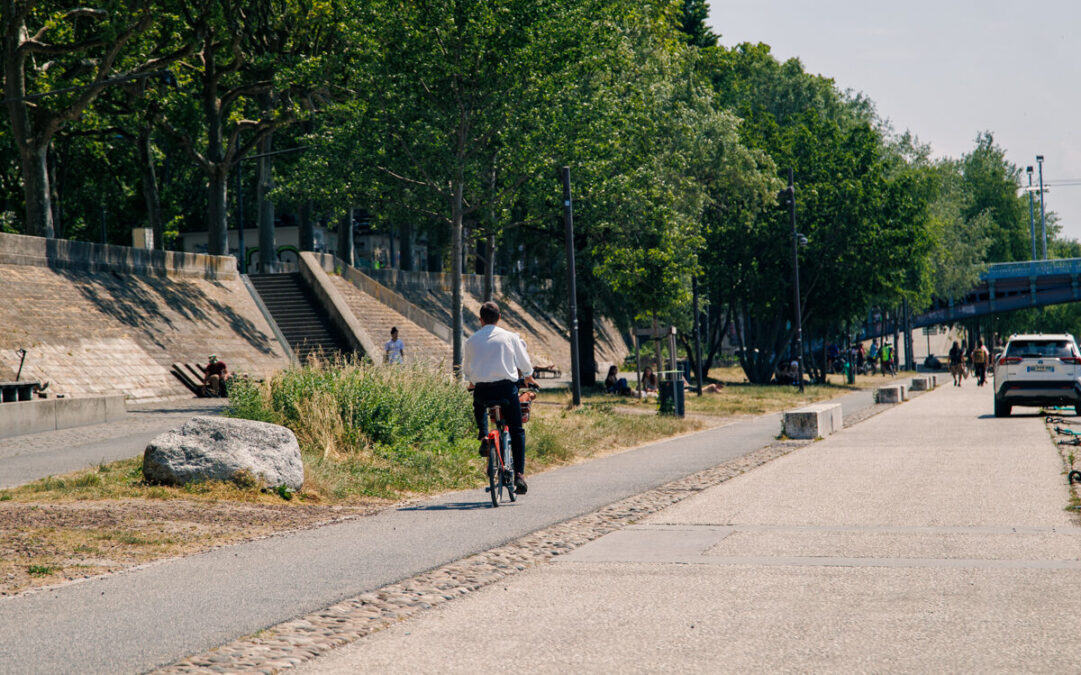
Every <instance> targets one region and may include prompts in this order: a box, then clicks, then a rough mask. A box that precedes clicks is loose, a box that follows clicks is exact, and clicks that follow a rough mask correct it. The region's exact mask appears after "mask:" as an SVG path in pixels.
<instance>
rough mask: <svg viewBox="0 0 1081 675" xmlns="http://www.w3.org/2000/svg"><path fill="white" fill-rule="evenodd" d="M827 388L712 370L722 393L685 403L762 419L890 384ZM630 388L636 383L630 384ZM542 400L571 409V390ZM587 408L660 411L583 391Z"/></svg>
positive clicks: (650, 402)
mask: <svg viewBox="0 0 1081 675" xmlns="http://www.w3.org/2000/svg"><path fill="white" fill-rule="evenodd" d="M832 378H833V379H832V381H831V382H829V383H827V384H812V385H807V386H805V387H804V391H803V393H802V394H801V393H800V392H799V390H798V389H797V388H796V387H793V386H790V385H778V384H751V383H749V382H747V381H746V378H745V377H744V375H743V371H742V370H741V369H740V368H738V367H729V368H713V369H711V370H710V372H709V377H708V378H707V381H710V382H714V383H719V384H723V385H724V386H723V388H722V390H721V391H720V392H719V393H715V394H711V393H703V394H702V396H697V395H696V394H695V393H694V391H692V390H687V391H686V392H684V403H685V405H686V411H687V412H689V413H700V414H703V415H710V416H715V417H733V416H743V415H763V414H766V413H771V412H778V411H781V410H787V409H790V408H796V407H799V406H803V405H807V404H808V403H814V402H816V401H823V400H826V399H830V398H833V397H835V396H840V395H842V394H846V393H848V392H850V391H856V390H858V389H861V388H864V387H868V386H875V385H878V384H882V383H883V382H885V381H886V380H887V378H883V377H881V376H878V377H874V376H866V377H863V376H860V377H857V378H856V384H855V385H847V384H843V383H842V381H841V377H840V376H839V375H834V376H832ZM630 384H631V388H632V389H634V388H635V382H634V381H633V378H632V381H631V383H630ZM540 399H541V400H542V401H547V402H550V403H559V404H561V405H569V404H570V402H571V394H570V391H569V390H568V389H548V390H545V391H543V392H542V393H541V397H540ZM582 404H583V405H584V406H587V407H590V406H626V407H631V408H637V409H641V410H643V411H645V410H651V411H652V410H656V409H657V398H656V397H655V396H653V397H649V398H646V399H637V398H632V397H629V396H616V395H615V394H608V393H606V392H604V391H603V390H602V389H600V388H596V389H592V390H583V392H582Z"/></svg>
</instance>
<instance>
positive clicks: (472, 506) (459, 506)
mask: <svg viewBox="0 0 1081 675" xmlns="http://www.w3.org/2000/svg"><path fill="white" fill-rule="evenodd" d="M503 506H509V504H503ZM490 508H492V504H491V502H490V501H488V500H485V501H483V502H450V503H449V504H421V505H418V506H403V507H402V508H400V509H398V510H399V511H476V510H477V509H490Z"/></svg>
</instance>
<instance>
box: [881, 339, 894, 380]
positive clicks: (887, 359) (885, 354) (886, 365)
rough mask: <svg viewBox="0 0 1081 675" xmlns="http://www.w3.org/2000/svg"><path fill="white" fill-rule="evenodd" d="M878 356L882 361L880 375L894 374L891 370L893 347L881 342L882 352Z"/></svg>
mask: <svg viewBox="0 0 1081 675" xmlns="http://www.w3.org/2000/svg"><path fill="white" fill-rule="evenodd" d="M878 356H879V359H880V360H881V361H882V374H883V375H885V374H886V372H887V371H888V372H889V373H890V375H894V374H896V373H895V371H894V370H893V345H891V344H890V343H888V342H883V343H882V351H880V352H879V353H878Z"/></svg>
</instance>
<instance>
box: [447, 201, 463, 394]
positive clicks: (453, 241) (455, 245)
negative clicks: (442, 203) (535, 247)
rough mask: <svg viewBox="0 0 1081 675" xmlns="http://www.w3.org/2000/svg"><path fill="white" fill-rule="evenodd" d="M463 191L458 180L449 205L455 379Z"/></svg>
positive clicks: (458, 367)
mask: <svg viewBox="0 0 1081 675" xmlns="http://www.w3.org/2000/svg"><path fill="white" fill-rule="evenodd" d="M464 189H465V184H464V181H461V180H459V181H458V182H457V183H456V184H455V185H454V198H453V203H452V204H451V238H450V276H451V301H450V313H451V317H452V321H453V324H454V325H453V326H452V327H451V328H452V335H453V340H452V344H453V352H452V361H451V364H452V367H453V369H454V374H455V376H456V377H460V376H461V372H462V338H463V333H464V330H463V326H462V253H463V251H462V192H463V190H464Z"/></svg>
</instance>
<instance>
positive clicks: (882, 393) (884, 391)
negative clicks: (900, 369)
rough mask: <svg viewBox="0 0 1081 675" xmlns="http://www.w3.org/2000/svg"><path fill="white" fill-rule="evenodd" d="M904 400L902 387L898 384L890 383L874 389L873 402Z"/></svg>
mask: <svg viewBox="0 0 1081 675" xmlns="http://www.w3.org/2000/svg"><path fill="white" fill-rule="evenodd" d="M904 400H905V394H904V387H903V386H901V385H899V384H890V385H886V386H885V387H879V388H878V389H875V403H901V402H902V401H904Z"/></svg>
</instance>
